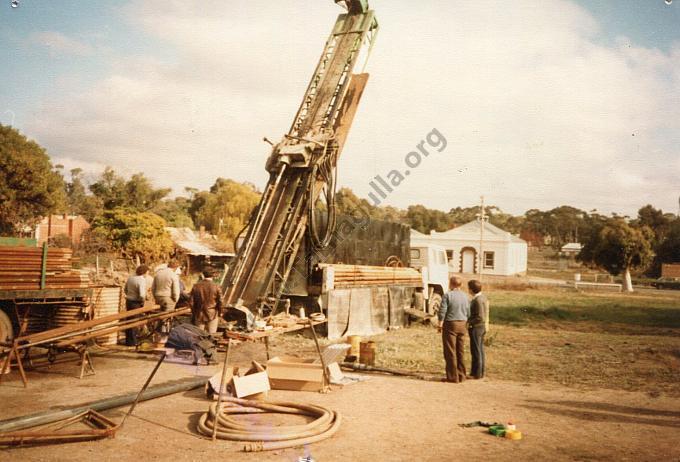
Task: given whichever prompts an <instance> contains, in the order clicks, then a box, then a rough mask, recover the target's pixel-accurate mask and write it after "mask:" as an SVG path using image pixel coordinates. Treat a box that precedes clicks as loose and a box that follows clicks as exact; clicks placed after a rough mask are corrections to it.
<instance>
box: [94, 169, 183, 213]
mask: <svg viewBox="0 0 680 462" xmlns="http://www.w3.org/2000/svg"><path fill="white" fill-rule="evenodd" d="M90 191H92V193H93V194H94V195H95V196H96V197H97V198H98V199H99V200H100V201H101V202H102V204H103V206H104V209H105V210H113V209H115V208H117V207H126V208H129V209H132V210H139V211H149V210H151V209H153V208H154V207H155V206H156V205H158V203H159V202H160V201H161V200H162V199H163V198H164V197H166V196H167V195H168V194H170V191H171V189H169V188H160V189H156V188H154V187H153V185H152V184H151V181H150V180H149V179H148V178H146V177H145V176H144V174H143V173H135V174H134V175H132V177H131V178H130V179H129V180H126V179H125V178H124V177H122V176H120V175H118V174H117V173H116V172H115V171H114V170H113V169H112V168H111V167H106V168H105V169H104V172H102V174H101V177H100V178H99V180H98V181H97V182H95V183H93V184H91V185H90Z"/></svg>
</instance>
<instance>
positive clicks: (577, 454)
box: [0, 336, 680, 461]
mask: <svg viewBox="0 0 680 462" xmlns="http://www.w3.org/2000/svg"><path fill="white" fill-rule="evenodd" d="M298 341H299V340H296V339H295V338H289V337H287V336H286V337H280V338H279V339H277V341H275V342H273V345H272V346H273V350H274V353H278V354H281V353H284V352H290V349H289V348H290V346H291V342H298ZM555 341H556V342H557V343H558V344H559V343H560V342H562V343H564V342H563V339H561V338H559V339H555ZM574 342H576V343H575V344H578V341H577V340H574V339H572V340H571V343H574ZM547 347H548V348H549V347H550V345H548V346H547ZM305 349H306V348H305ZM232 358H234V360H235V362H236V363H240V364H242V365H245V364H247V363H248V361H249V360H250V359H251V358H252V359H258V360H264V348H263V346H262V345H259V344H241V345H239V346H238V347H237V348H236V350H235V351H234V355H233V356H232ZM94 361H95V367H96V369H97V373H96V375H95V376H90V377H86V378H83V379H82V380H78V379H77V378H75V374H76V373H77V365H76V364H75V363H64V364H58V365H54V366H52V368H51V369H50V370H49V371H47V370H42V371H41V372H31V373H30V374H29V378H30V382H29V388H28V389H24V388H23V387H22V386H21V382H20V381H19V380H18V379H17V376H16V374H14V373H13V374H12V375H11V376H9V377H8V378H9V380H8V381H7V382H5V381H3V383H2V385H0V403H1V404H0V419H8V418H12V417H16V416H20V415H25V414H29V413H33V412H42V411H45V410H48V409H59V408H61V407H63V406H66V407H68V406H73V405H78V404H84V403H87V402H91V401H94V400H97V399H101V398H106V397H111V396H113V395H117V394H124V393H129V392H134V391H137V390H138V389H139V388H140V387H141V385H142V384H143V382H144V380H145V378H146V376H147V375H148V374H149V372H150V371H151V369H152V368H153V365H154V361H155V359H154V358H152V357H147V356H144V355H137V354H134V353H127V352H123V353H121V352H109V353H103V354H98V355H97V356H95V357H94ZM565 361H567V356H566V355H565ZM491 364H492V363H491ZM215 371H216V368H215V367H201V368H196V367H191V366H182V365H176V364H164V365H163V366H161V369H160V370H159V372H158V374H157V376H156V378H155V379H154V382H153V383H154V384H158V383H163V382H168V381H172V380H177V379H181V378H185V377H191V376H197V375H198V376H209V375H211V374H212V373H213V372H215ZM587 373H588V371H587V370H586V371H584V374H587ZM673 395H674V393H670V394H667V393H665V392H660V393H649V392H644V391H637V392H631V391H625V390H621V389H604V388H594V387H591V388H589V389H587V390H586V389H583V387H574V386H564V385H560V384H558V383H528V382H524V381H522V380H514V381H511V380H505V379H501V378H499V377H498V376H497V375H494V374H493V372H492V373H490V376H489V378H487V379H484V380H481V381H472V380H469V381H466V382H465V383H463V384H460V385H455V384H448V383H439V382H425V381H419V380H411V379H403V378H395V377H387V376H376V375H373V376H371V378H370V379H369V380H368V381H366V382H362V383H357V384H354V385H351V386H347V387H345V388H335V389H334V390H333V391H332V392H331V393H329V394H319V393H313V392H286V391H272V392H270V395H269V398H270V399H272V400H290V401H296V402H302V403H317V404H321V405H324V406H327V407H330V408H333V409H335V410H337V411H339V412H340V413H341V415H342V417H343V421H342V426H341V428H340V431H339V433H338V434H337V435H336V436H335V437H333V438H332V439H329V440H326V441H323V442H320V443H317V444H314V445H311V446H310V447H308V448H295V449H288V450H282V451H277V452H267V453H259V454H246V453H243V452H241V445H240V444H238V443H233V442H226V441H218V442H217V443H213V442H211V441H209V440H206V439H204V438H202V437H200V436H198V435H197V433H196V431H195V427H196V422H197V420H198V418H199V416H200V415H201V413H203V412H205V411H206V409H207V407H208V404H209V402H208V401H207V400H206V399H205V397H204V393H203V390H193V391H190V392H186V393H180V394H176V395H172V396H168V397H165V398H159V399H155V400H152V401H146V402H143V403H141V404H140V405H139V406H138V407H137V409H136V410H135V413H134V415H133V417H132V418H130V419H128V421H127V422H126V423H125V426H124V427H123V428H122V429H121V430H120V431H119V433H118V434H117V435H116V437H115V438H114V439H109V440H102V441H95V442H88V443H74V444H65V445H52V446H43V447H32V448H17V449H5V450H0V460H2V461H5V460H6V461H48V460H49V461H66V460H101V461H108V460H116V461H121V460H134V461H164V460H172V461H183V460H187V461H193V460H234V461H241V460H243V461H246V460H249V461H250V460H258V461H260V460H272V461H274V460H276V461H279V460H284V461H297V460H298V458H299V457H300V456H304V455H311V456H313V457H314V459H315V460H317V461H330V460H381V461H382V460H389V461H401V460H409V461H410V460H414V459H417V460H432V461H444V460H454V459H463V460H498V461H503V460H580V461H591V460H617V461H626V460H629V461H641V460H657V459H661V460H680V448H679V447H678V445H677V441H678V439H677V434H678V431H679V430H680V401H678V399H677V398H675V397H674V396H673ZM126 411H127V408H118V409H114V410H110V411H105V412H104V414H106V415H107V416H109V417H111V418H112V419H113V420H115V421H118V420H119V419H120V418H121V417H122V415H123V414H124V413H125V412H126ZM475 420H488V421H499V422H507V421H513V422H515V423H516V424H517V425H518V428H519V429H520V430H521V431H522V432H523V434H524V438H523V439H522V440H521V441H510V440H506V439H502V438H496V437H493V436H491V435H489V434H487V433H486V432H485V430H483V429H481V428H461V427H459V426H458V424H461V423H466V422H471V421H475Z"/></svg>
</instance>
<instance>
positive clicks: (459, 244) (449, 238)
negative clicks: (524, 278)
mask: <svg viewBox="0 0 680 462" xmlns="http://www.w3.org/2000/svg"><path fill="white" fill-rule="evenodd" d="M422 244H437V245H440V246H442V247H444V248H445V249H446V254H447V256H448V258H449V268H450V270H451V272H453V273H470V274H474V273H477V267H478V266H479V244H480V223H479V221H471V222H470V223H467V224H464V225H462V226H459V227H458V228H454V229H450V230H448V231H444V232H442V233H438V232H436V231H432V232H431V233H430V234H429V235H428V234H422V233H419V232H418V231H416V230H413V229H412V230H411V245H422ZM482 252H483V258H482V264H483V268H482V273H483V274H495V275H499V276H511V275H515V274H525V273H526V271H527V243H526V241H524V240H522V239H520V238H518V237H517V236H514V235H512V234H510V233H509V232H507V231H503V230H502V229H500V228H498V227H497V226H494V225H492V224H491V223H484V241H483V242H482Z"/></svg>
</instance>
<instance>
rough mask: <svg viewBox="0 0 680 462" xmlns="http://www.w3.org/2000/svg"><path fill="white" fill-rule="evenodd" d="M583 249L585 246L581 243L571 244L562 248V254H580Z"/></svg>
mask: <svg viewBox="0 0 680 462" xmlns="http://www.w3.org/2000/svg"><path fill="white" fill-rule="evenodd" d="M582 248H583V244H581V243H580V242H569V243H568V244H564V245H563V246H562V249H561V250H562V252H580V251H581V249H582Z"/></svg>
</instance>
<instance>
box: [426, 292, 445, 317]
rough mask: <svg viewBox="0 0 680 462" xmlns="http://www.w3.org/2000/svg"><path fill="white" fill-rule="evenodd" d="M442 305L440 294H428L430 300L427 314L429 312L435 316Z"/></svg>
mask: <svg viewBox="0 0 680 462" xmlns="http://www.w3.org/2000/svg"><path fill="white" fill-rule="evenodd" d="M440 306H442V296H441V295H440V294H438V293H437V292H434V293H433V294H432V295H431V296H430V301H429V305H428V307H429V310H428V314H431V315H433V316H436V315H437V313H439V307H440Z"/></svg>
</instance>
